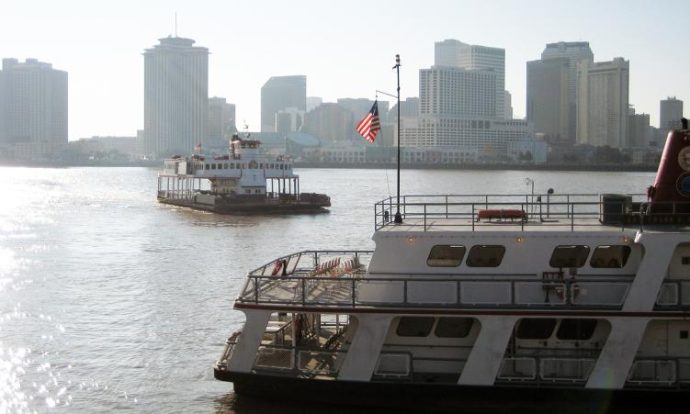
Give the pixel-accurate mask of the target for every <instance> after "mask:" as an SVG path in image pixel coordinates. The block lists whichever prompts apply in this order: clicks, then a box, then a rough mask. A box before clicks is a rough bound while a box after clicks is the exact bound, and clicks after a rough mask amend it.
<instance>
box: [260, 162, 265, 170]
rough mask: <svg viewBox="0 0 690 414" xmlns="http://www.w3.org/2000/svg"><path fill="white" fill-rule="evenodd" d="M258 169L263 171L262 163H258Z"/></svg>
mask: <svg viewBox="0 0 690 414" xmlns="http://www.w3.org/2000/svg"><path fill="white" fill-rule="evenodd" d="M259 169H260V170H263V169H264V163H263V162H260V163H259Z"/></svg>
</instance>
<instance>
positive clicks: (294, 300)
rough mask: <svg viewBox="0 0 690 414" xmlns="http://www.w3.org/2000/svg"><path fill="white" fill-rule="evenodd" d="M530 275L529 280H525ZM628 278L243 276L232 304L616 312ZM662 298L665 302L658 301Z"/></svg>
mask: <svg viewBox="0 0 690 414" xmlns="http://www.w3.org/2000/svg"><path fill="white" fill-rule="evenodd" d="M530 277H531V278H530ZM632 280H633V275H627V276H617V277H611V276H605V275H588V276H580V277H578V278H577V279H569V280H562V281H558V282H553V281H543V280H542V279H541V278H537V275H512V276H505V275H503V276H496V275H492V276H489V277H487V276H480V275H463V277H462V279H459V278H458V277H453V276H447V277H438V276H431V275H429V276H413V275H407V276H397V277H382V276H381V275H376V277H371V276H366V273H360V274H345V275H341V276H337V277H330V276H294V275H293V276H290V277H277V276H251V275H250V276H249V278H248V281H247V284H246V285H245V288H244V290H243V291H242V294H241V295H240V296H239V298H238V299H237V303H238V304H257V305H259V304H260V305H284V306H288V307H313V306H318V307H322V308H328V307H333V308H342V307H348V308H352V309H356V308H371V307H380V308H401V307H402V308H405V307H420V306H423V307H424V308H437V309H443V308H454V309H457V308H482V307H483V308H553V307H575V308H583V309H584V308H587V309H613V310H615V309H620V308H621V307H622V305H623V303H624V301H625V299H626V297H627V294H628V291H629V289H630V286H631V284H632ZM664 298H666V299H664ZM659 303H661V304H662V305H663V306H664V308H665V309H668V308H679V307H687V306H690V297H687V298H685V297H684V298H682V299H681V298H680V297H677V298H675V300H674V301H669V300H668V299H667V296H664V295H661V296H660V297H659Z"/></svg>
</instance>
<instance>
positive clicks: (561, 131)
mask: <svg viewBox="0 0 690 414" xmlns="http://www.w3.org/2000/svg"><path fill="white" fill-rule="evenodd" d="M569 80H570V62H569V60H568V59H567V58H554V59H546V60H533V61H531V62H527V120H528V121H530V122H532V123H534V131H535V132H536V133H538V134H544V136H545V138H546V141H547V142H548V143H550V144H552V145H553V144H556V145H564V144H565V145H567V144H572V143H573V142H572V141H571V139H570V138H571V137H570V132H569V128H570V104H569V101H568V99H569V92H568V88H569V83H570V81H569Z"/></svg>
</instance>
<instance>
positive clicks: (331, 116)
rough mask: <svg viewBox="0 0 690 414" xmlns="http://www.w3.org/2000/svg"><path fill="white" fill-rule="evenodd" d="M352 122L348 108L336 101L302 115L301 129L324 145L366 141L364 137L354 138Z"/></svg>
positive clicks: (352, 118) (352, 117)
mask: <svg viewBox="0 0 690 414" xmlns="http://www.w3.org/2000/svg"><path fill="white" fill-rule="evenodd" d="M354 122H355V120H354V116H353V115H352V112H350V111H349V110H347V109H345V108H343V107H342V106H340V105H338V104H336V103H323V104H321V105H319V106H318V107H316V109H314V110H312V111H309V112H307V113H306V114H305V115H304V125H303V126H302V130H301V131H302V132H305V133H307V134H310V135H313V136H315V137H317V138H318V139H319V140H321V143H322V144H324V145H326V146H328V145H334V144H343V143H346V144H351V143H352V142H355V143H366V141H364V139H359V140H355V135H356V132H355V129H354V127H353V125H354Z"/></svg>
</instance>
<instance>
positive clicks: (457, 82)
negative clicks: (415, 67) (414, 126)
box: [419, 66, 503, 118]
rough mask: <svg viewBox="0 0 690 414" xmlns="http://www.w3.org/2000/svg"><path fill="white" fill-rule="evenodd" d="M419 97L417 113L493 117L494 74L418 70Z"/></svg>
mask: <svg viewBox="0 0 690 414" xmlns="http://www.w3.org/2000/svg"><path fill="white" fill-rule="evenodd" d="M419 96H420V100H419V113H420V114H434V115H450V116H465V117H472V116H475V117H485V118H493V117H494V116H495V114H496V72H494V71H492V70H483V69H475V70H470V69H463V68H458V67H449V66H433V67H431V68H430V69H420V70H419ZM501 96H503V93H501Z"/></svg>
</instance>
